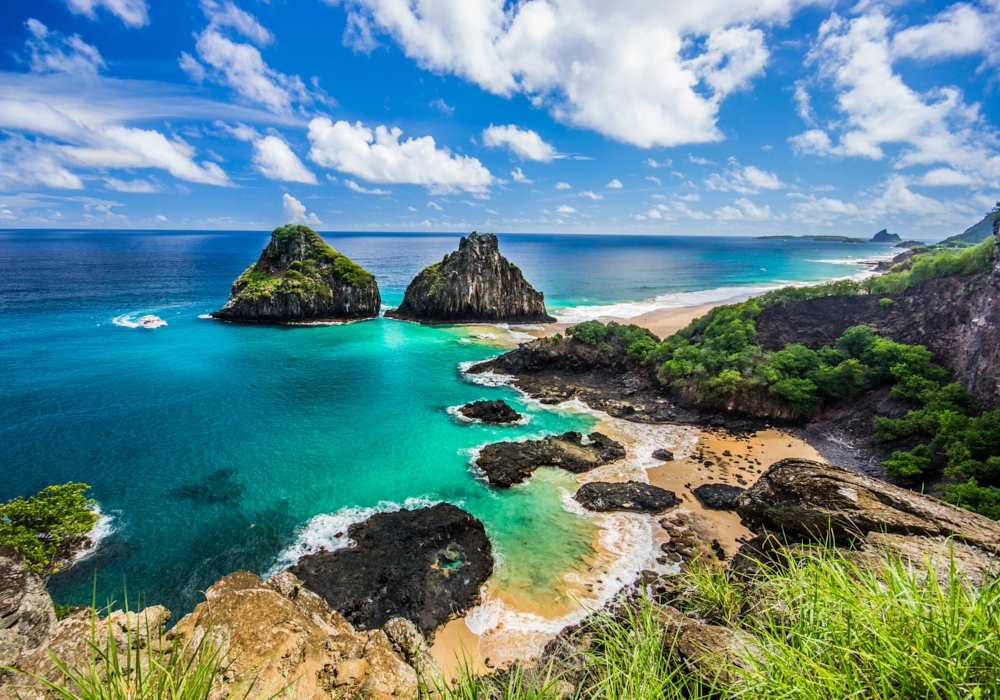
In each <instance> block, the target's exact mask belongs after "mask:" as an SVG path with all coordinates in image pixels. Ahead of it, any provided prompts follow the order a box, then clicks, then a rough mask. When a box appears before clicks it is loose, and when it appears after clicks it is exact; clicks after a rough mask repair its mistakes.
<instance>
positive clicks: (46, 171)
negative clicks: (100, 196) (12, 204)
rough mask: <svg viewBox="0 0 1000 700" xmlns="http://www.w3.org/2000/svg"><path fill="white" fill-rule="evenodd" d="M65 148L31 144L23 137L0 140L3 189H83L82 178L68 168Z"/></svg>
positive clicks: (0, 171)
mask: <svg viewBox="0 0 1000 700" xmlns="http://www.w3.org/2000/svg"><path fill="white" fill-rule="evenodd" d="M64 160H65V159H64V156H63V153H62V151H61V149H60V148H59V147H58V146H57V145H55V144H53V143H48V142H39V141H29V140H28V139H26V138H24V137H23V136H21V135H20V134H14V135H11V136H8V137H7V138H6V139H3V140H0V189H3V190H7V191H10V190H16V189H19V188H21V187H25V186H29V187H30V186H32V185H43V186H45V187H52V188H54V189H64V190H82V189H83V182H82V181H81V180H80V178H79V177H78V176H77V175H75V174H73V173H71V172H70V171H69V170H67V169H66V167H65V165H64Z"/></svg>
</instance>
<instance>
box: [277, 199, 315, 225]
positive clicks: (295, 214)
mask: <svg viewBox="0 0 1000 700" xmlns="http://www.w3.org/2000/svg"><path fill="white" fill-rule="evenodd" d="M281 201H282V206H283V208H284V211H285V217H286V218H287V219H288V221H289V222H290V223H293V224H322V223H323V222H322V221H320V220H319V217H317V216H316V214H315V213H309V214H307V213H306V207H305V205H304V204H303V203H302V202H300V201H299V200H297V199H295V197H293V196H292V195H290V194H288V193H287V192H285V194H283V195H282V196H281Z"/></svg>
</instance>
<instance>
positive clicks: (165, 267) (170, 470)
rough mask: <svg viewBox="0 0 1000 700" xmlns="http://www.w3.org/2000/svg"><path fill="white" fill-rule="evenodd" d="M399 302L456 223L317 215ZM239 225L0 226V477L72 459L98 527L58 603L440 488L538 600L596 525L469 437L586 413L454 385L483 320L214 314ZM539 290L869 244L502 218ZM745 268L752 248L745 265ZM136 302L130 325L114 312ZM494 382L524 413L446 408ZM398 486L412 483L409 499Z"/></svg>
mask: <svg viewBox="0 0 1000 700" xmlns="http://www.w3.org/2000/svg"><path fill="white" fill-rule="evenodd" d="M326 238H327V240H328V241H329V242H330V243H332V244H333V245H334V246H335V247H337V248H338V249H339V250H341V251H343V252H344V253H346V254H348V255H350V256H352V257H354V258H355V259H356V260H357V261H358V262H359V263H361V264H362V265H364V266H365V267H366V268H368V269H369V270H370V271H372V272H373V273H375V275H376V276H377V278H378V280H379V284H380V287H381V288H382V291H383V298H384V299H385V301H386V303H387V304H395V303H398V302H399V301H400V300H401V299H402V292H403V290H404V288H405V285H406V283H407V282H408V281H409V279H410V278H411V277H412V276H413V274H415V273H416V272H417V271H418V270H419V269H420V268H421V267H423V266H424V265H426V264H427V263H429V262H432V261H434V260H438V259H440V258H441V257H442V255H443V254H444V253H445V252H447V251H449V250H452V249H454V248H455V246H456V244H457V236H398V235H397V236H372V235H328V236H326ZM266 239H267V235H266V234H264V233H260V232H255V233H206V234H201V233H195V234H192V233H167V234H164V233H142V232H124V233H122V232H33V231H24V232H20V231H12V232H2V233H0V366H2V367H3V370H2V373H0V396H2V398H3V400H2V402H0V472H2V474H3V479H0V498H2V499H6V498H10V497H12V496H15V495H18V494H30V493H34V492H36V491H37V490H39V489H41V488H42V487H44V486H46V485H48V484H52V483H62V482H65V481H69V480H74V481H84V482H86V483H88V484H91V485H92V486H93V495H94V497H96V498H97V499H98V500H99V501H100V504H101V508H102V510H103V512H104V513H105V514H107V515H109V516H110V518H111V520H110V534H108V535H107V536H105V537H103V538H102V539H101V541H100V546H99V547H98V548H97V549H96V551H94V552H93V553H92V554H91V555H90V556H88V557H87V558H86V559H84V560H82V561H81V562H80V563H79V565H78V566H76V567H74V568H73V569H72V570H70V571H69V572H67V573H64V574H60V575H59V576H57V577H55V578H54V579H53V580H52V582H51V588H52V590H53V593H54V597H55V598H56V599H57V600H60V601H73V602H89V600H90V597H91V587H92V584H93V581H94V576H95V572H96V575H97V587H98V599H99V600H101V601H103V600H105V599H108V598H110V597H115V598H118V599H120V597H121V594H120V591H121V590H122V587H123V585H127V586H128V589H129V591H130V595H132V594H135V595H139V596H141V597H142V598H143V600H144V602H147V603H160V604H164V605H166V606H167V607H169V608H171V609H172V610H173V611H174V612H175V614H181V613H183V612H186V611H188V610H190V609H191V608H192V607H193V606H194V605H195V604H196V603H197V602H198V601H199V600H201V593H200V591H203V590H204V589H205V588H206V587H207V586H209V585H210V584H211V583H212V582H213V581H215V580H216V579H218V578H219V577H220V576H222V575H224V574H227V573H230V572H232V571H234V570H237V569H249V570H251V571H255V572H258V573H266V572H268V571H270V570H273V569H274V568H276V567H278V566H281V565H283V564H284V563H287V562H289V561H291V559H292V558H293V557H294V555H295V554H296V553H298V552H301V551H305V550H306V549H307V548H308V547H309V546H319V545H322V544H326V545H327V546H330V545H333V544H336V543H338V542H340V541H341V540H338V539H337V538H335V537H334V536H335V535H336V534H337V533H338V532H342V531H343V530H345V529H346V525H347V524H348V523H349V522H351V521H352V520H357V519H359V518H362V517H364V516H365V515H366V514H367V513H368V512H370V509H373V508H379V507H382V508H385V507H399V506H401V505H404V504H406V503H407V502H408V499H411V500H410V501H409V502H410V503H411V504H412V503H419V502H428V501H436V500H447V501H450V502H454V503H458V504H460V505H462V506H463V507H464V508H466V509H467V510H469V511H470V512H472V513H473V514H474V515H476V516H477V517H479V518H480V519H482V520H483V522H484V523H485V524H486V527H487V529H488V531H489V534H490V536H491V539H492V541H493V543H494V547H495V548H496V550H497V552H498V553H499V555H500V561H501V565H500V568H499V571H498V580H499V581H500V583H501V585H502V586H505V587H507V588H508V589H509V590H510V591H512V592H513V594H514V595H515V597H516V596H517V595H524V596H528V597H531V596H536V597H538V598H540V599H544V598H546V597H549V598H551V592H552V591H554V590H555V589H556V588H557V583H558V575H559V573H560V572H562V571H566V570H568V569H572V568H574V567H580V566H583V557H584V556H585V555H587V554H588V553H590V551H591V543H592V541H593V537H594V525H593V523H592V522H591V521H590V520H587V519H584V518H580V517H578V516H576V515H573V514H572V513H569V512H567V510H565V509H564V508H563V506H562V504H561V501H560V494H561V492H562V491H563V490H567V489H571V488H572V487H573V484H574V482H573V481H572V480H571V479H570V478H568V477H565V476H563V475H561V473H553V474H548V475H545V476H544V477H543V478H536V479H533V480H531V481H530V482H529V483H527V484H525V485H523V486H521V487H518V488H515V489H511V490H510V491H507V492H497V491H494V490H491V489H489V488H488V487H487V486H486V484H485V482H484V481H483V480H482V479H481V478H480V477H479V476H478V475H477V474H476V473H475V471H474V470H473V469H472V468H471V467H470V465H469V460H470V453H469V450H470V449H471V448H475V447H476V446H478V445H482V444H484V443H486V442H490V441H494V440H498V439H504V438H514V437H522V436H537V435H543V434H548V433H553V432H563V431H566V430H581V431H587V430H589V429H590V428H591V427H592V426H593V424H594V419H593V418H592V417H590V416H588V415H586V414H582V413H574V412H569V411H556V410H550V409H542V408H541V407H539V406H537V405H534V404H529V403H526V402H525V401H523V400H522V399H521V397H520V396H519V395H518V394H516V393H515V392H513V391H512V390H510V389H507V388H504V387H490V386H483V385H479V384H473V383H471V382H469V381H468V380H467V379H466V378H464V377H463V375H462V374H461V372H460V371H459V369H458V365H459V364H460V363H462V362H468V361H472V360H477V359H482V358H485V357H488V356H490V355H493V354H495V353H496V352H498V351H499V350H498V347H497V346H496V345H495V344H492V345H491V344H490V343H491V341H488V340H486V341H483V340H481V339H477V338H474V337H472V336H474V335H475V334H478V333H480V332H481V330H476V329H470V328H465V327H422V326H417V325H413V324H407V323H400V322H394V321H390V320H386V319H378V320H374V321H368V322H363V323H355V324H350V325H341V326H316V327H295V328H284V327H268V326H259V325H238V324H224V323H219V322H215V321H212V320H207V319H204V318H200V317H199V316H200V315H202V314H204V313H206V312H207V311H211V310H214V309H217V308H219V307H220V306H221V305H222V304H223V303H224V302H225V299H226V296H227V294H228V289H229V285H230V284H231V281H232V279H233V278H234V277H235V276H236V275H238V274H239V273H240V272H241V271H242V270H243V269H244V268H245V267H246V266H247V265H248V264H249V263H250V262H252V261H253V260H255V259H256V257H257V256H258V255H259V251H260V248H261V247H262V245H263V244H264V242H266ZM501 250H502V251H503V252H504V253H505V254H506V255H507V256H508V257H509V258H510V259H511V260H513V261H514V262H516V263H517V264H518V265H519V266H520V267H521V268H522V270H524V271H525V274H526V276H527V277H528V279H529V280H530V281H532V282H533V283H534V284H535V285H536V287H538V288H540V289H542V290H544V291H545V292H546V293H547V298H548V300H549V303H550V305H552V306H555V307H559V308H560V309H561V308H563V307H571V308H572V307H579V306H585V305H592V304H610V303H620V302H628V301H637V300H642V299H647V298H650V297H656V296H657V295H662V294H670V293H678V292H681V293H688V292H695V291H699V290H713V289H718V288H728V287H743V286H747V285H767V284H773V283H774V282H775V280H817V279H825V278H829V277H837V276H843V275H847V274H851V273H852V272H856V271H857V270H859V269H861V268H859V267H857V266H852V265H844V264H835V263H829V262H817V261H823V260H835V259H844V258H845V256H846V255H857V256H860V255H873V254H884V253H886V252H888V249H887V248H885V247H881V246H858V247H848V246H843V245H841V244H808V245H803V244H792V245H788V244H779V243H777V242H774V241H747V240H746V239H698V238H644V237H630V238H616V237H593V236H502V237H501ZM761 268H764V270H763V271H762V270H761ZM142 313H155V314H157V315H159V316H161V317H162V318H163V319H164V320H166V321H167V323H168V324H169V325H168V326H167V327H166V328H160V329H156V330H144V329H136V328H129V327H125V326H122V325H117V324H116V323H115V320H117V321H118V322H119V323H121V321H122V317H123V316H125V317H127V318H134V317H135V316H136V315H139V314H142ZM483 398H505V399H507V400H508V401H509V402H510V403H512V404H513V405H514V406H515V407H516V408H517V409H518V410H519V411H522V412H524V413H526V414H527V415H529V416H530V422H529V423H528V424H527V425H524V426H512V427H488V426H483V425H478V424H469V423H464V422H461V421H459V420H457V419H456V418H455V417H453V416H452V415H450V414H449V413H448V412H447V408H448V407H450V406H456V405H459V404H462V403H465V402H467V401H471V400H475V399H483ZM413 499H416V500H413Z"/></svg>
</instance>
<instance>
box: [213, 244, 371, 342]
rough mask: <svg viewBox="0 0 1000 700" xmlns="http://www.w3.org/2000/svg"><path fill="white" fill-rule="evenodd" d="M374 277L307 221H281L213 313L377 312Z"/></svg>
mask: <svg viewBox="0 0 1000 700" xmlns="http://www.w3.org/2000/svg"><path fill="white" fill-rule="evenodd" d="M381 303H382V298H381V296H380V295H379V291H378V284H377V283H376V282H375V277H374V276H373V275H372V274H371V273H370V272H368V271H367V270H365V269H364V268H362V267H361V266H360V265H358V264H357V263H355V262H354V261H353V260H351V259H350V258H348V257H347V256H346V255H342V254H340V253H338V252H337V251H336V250H334V249H333V247H332V246H330V245H329V244H328V243H327V242H326V241H324V240H323V239H322V238H321V237H320V236H319V234H318V233H316V232H315V231H313V230H312V229H311V228H308V227H307V226H293V225H288V226H280V227H278V228H276V229H274V231H272V232H271V242H270V243H268V244H267V246H266V247H265V248H264V252H262V253H261V255H260V259H259V260H258V261H257V262H256V263H254V264H253V265H251V266H250V267H249V268H247V270H246V272H244V273H243V274H242V275H240V276H239V277H238V278H237V279H236V281H235V282H234V283H233V289H232V292H231V294H230V295H229V301H228V302H227V303H226V305H225V306H223V307H222V308H221V309H219V310H218V311H216V312H215V313H213V314H212V316H213V317H215V318H218V319H222V320H225V321H259V322H268V323H288V322H294V321H306V320H345V321H346V320H359V319H365V318H374V317H375V316H378V312H379V308H380V306H381Z"/></svg>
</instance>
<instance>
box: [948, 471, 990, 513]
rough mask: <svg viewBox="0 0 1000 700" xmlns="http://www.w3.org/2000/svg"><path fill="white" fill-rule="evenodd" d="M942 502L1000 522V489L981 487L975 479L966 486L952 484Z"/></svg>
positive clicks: (970, 480) (965, 484) (966, 483)
mask: <svg viewBox="0 0 1000 700" xmlns="http://www.w3.org/2000/svg"><path fill="white" fill-rule="evenodd" d="M942 500H943V501H946V502H948V503H954V504H955V505H956V506H961V507H962V508H967V509H968V510H971V511H972V512H973V513H979V514H980V515H985V516H986V517H987V518H993V519H994V520H1000V488H996V487H995V486H980V485H979V482H977V481H976V480H975V479H969V480H968V481H967V482H965V483H964V484H952V485H951V486H949V487H948V488H947V489H946V490H945V494H944V496H943V497H942Z"/></svg>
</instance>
